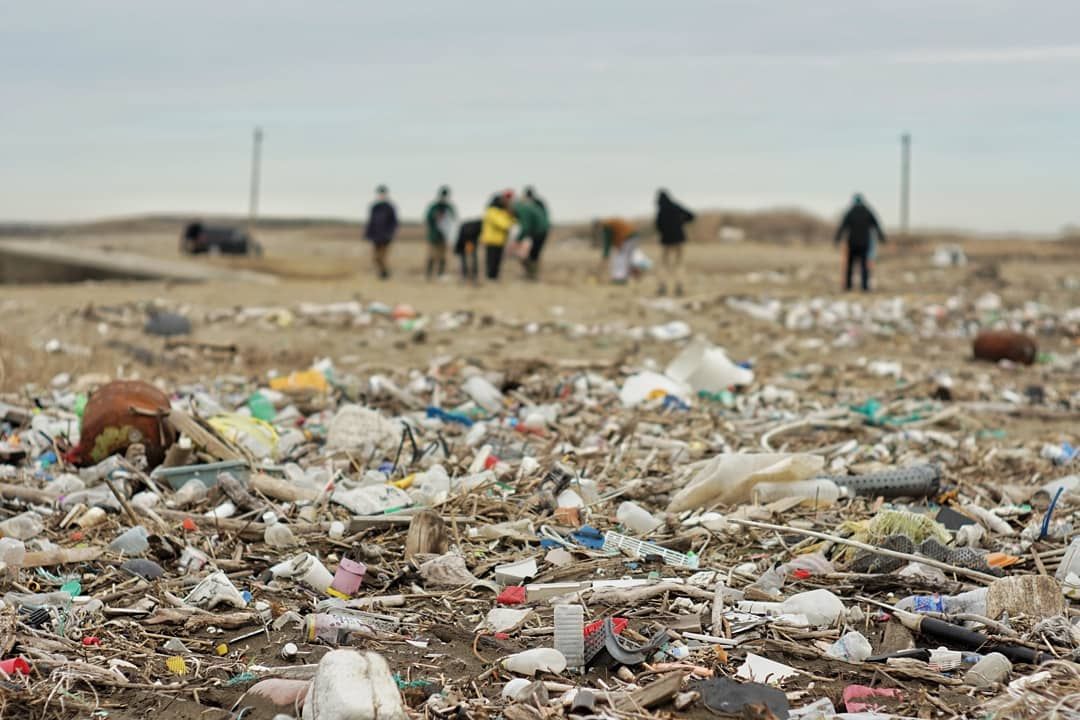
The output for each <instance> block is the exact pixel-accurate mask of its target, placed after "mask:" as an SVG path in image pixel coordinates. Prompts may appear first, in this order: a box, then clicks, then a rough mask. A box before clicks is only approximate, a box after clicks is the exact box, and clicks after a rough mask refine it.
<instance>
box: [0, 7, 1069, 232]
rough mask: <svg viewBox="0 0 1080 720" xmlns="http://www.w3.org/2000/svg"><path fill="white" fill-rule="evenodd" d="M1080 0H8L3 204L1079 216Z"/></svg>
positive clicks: (1026, 218)
mask: <svg viewBox="0 0 1080 720" xmlns="http://www.w3.org/2000/svg"><path fill="white" fill-rule="evenodd" d="M1078 28H1080V2H1077V1H1076V0H1058V1H1053V2H1051V1H1046V0H1026V1H1016V2H1011V1H1006V0H970V1H968V0H907V1H905V0H881V1H877V0H859V1H849V0H771V1H770V2H758V1H757V0H746V1H741V2H737V1H726V0H700V1H693V2H680V1H679V0H672V1H671V2H657V1H656V0H594V1H590V0H532V1H531V2H518V1H516V0H501V1H499V2H488V1H487V0H466V1H464V2H447V1H439V2H430V3H423V4H421V3H411V2H395V3H390V2H386V3H375V2H367V1H366V0H352V1H347V0H343V1H342V2H328V1H325V0H307V1H305V2H301V1H300V0H297V1H296V2H273V1H271V0H214V1H210V0H184V1H183V2H164V0H160V1H159V0H111V1H110V0H94V1H90V0H66V1H64V2H56V1H53V0H0V88H2V89H3V109H2V110H0V218H4V219H21V220H46V219H47V220H53V219H74V218H91V217H101V216H112V215H124V214H134V213H143V212H160V211H170V212H172V211H181V212H207V213H210V212H239V213H242V212H245V211H246V208H247V193H248V168H249V156H250V142H251V139H250V138H251V132H252V128H253V127H254V126H255V125H256V124H259V125H262V126H263V127H264V128H265V132H266V144H265V155H264V175H263V194H262V201H261V205H262V210H263V212H264V213H266V214H273V215H293V214H303V215H322V216H341V217H358V216H361V215H363V214H364V212H365V211H366V206H367V204H368V203H369V202H370V200H371V194H372V190H373V188H374V186H375V185H376V184H378V183H380V182H385V183H387V184H389V185H390V188H391V191H392V193H393V195H394V197H395V199H396V200H397V202H398V204H399V209H400V211H401V212H402V214H403V215H405V216H407V217H416V216H418V215H419V214H420V212H421V211H422V208H423V205H424V204H425V203H426V202H428V201H429V200H430V198H431V196H432V195H433V193H434V191H435V189H436V188H437V186H438V185H440V184H442V183H449V184H450V185H451V186H452V187H453V188H454V191H455V195H456V199H457V201H458V203H459V205H460V206H461V210H462V211H463V213H465V214H472V213H475V212H478V211H479V210H480V207H481V204H482V202H483V200H484V198H485V197H486V196H487V195H488V194H490V192H492V191H494V190H495V189H497V188H501V187H506V186H513V187H518V188H520V187H521V186H522V185H524V184H528V183H532V184H534V185H536V186H537V188H538V189H539V190H540V192H541V194H542V195H544V196H545V197H547V199H548V201H549V203H550V205H551V206H552V209H553V212H554V214H555V216H556V219H558V218H560V217H561V218H564V219H566V218H587V217H590V216H594V215H599V214H613V213H626V214H642V213H646V212H649V211H650V209H651V207H652V202H653V196H654V193H655V190H656V188H657V187H658V186H661V185H662V186H665V187H667V188H669V189H670V190H671V191H672V192H673V193H674V194H675V196H676V197H678V198H680V199H681V200H683V201H684V202H686V203H688V204H690V205H691V206H693V207H698V208H704V207H717V208H751V207H771V206H798V207H804V208H807V209H810V210H813V211H815V212H818V213H821V214H824V215H828V216H832V215H835V214H836V213H838V212H839V211H840V209H841V207H842V206H843V205H844V204H845V203H846V202H847V200H848V198H849V197H850V195H851V193H852V192H854V191H856V190H858V191H862V192H863V193H864V194H865V195H866V196H867V197H868V199H869V200H870V201H871V203H872V204H874V205H875V206H876V207H877V209H878V211H879V213H880V215H881V216H882V219H883V220H884V221H885V222H886V223H888V224H889V225H894V224H895V223H896V222H897V219H898V215H899V213H898V197H899V157H900V152H899V136H900V134H901V132H903V131H905V130H908V131H910V132H911V133H912V135H913V137H914V153H913V154H914V163H913V193H912V219H913V224H914V225H917V226H938V227H941V226H950V227H966V228H974V229H981V230H990V231H995V230H1010V229H1012V230H1031V231H1044V232H1045V231H1056V230H1058V229H1059V228H1061V227H1062V226H1063V225H1065V224H1067V223H1078V222H1080V180H1078V171H1080V140H1078V139H1077V130H1078V128H1080V31H1078Z"/></svg>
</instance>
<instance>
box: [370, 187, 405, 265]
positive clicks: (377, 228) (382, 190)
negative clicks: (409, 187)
mask: <svg viewBox="0 0 1080 720" xmlns="http://www.w3.org/2000/svg"><path fill="white" fill-rule="evenodd" d="M397 227H398V218H397V210H395V209H394V205H393V204H392V203H391V202H390V191H389V190H388V189H387V188H386V186H385V185H380V186H379V187H377V188H376V189H375V202H374V203H373V204H372V205H371V209H370V211H369V212H368V221H367V227H366V228H365V229H364V237H365V238H367V239H368V240H370V241H371V245H372V248H373V251H374V258H375V270H376V272H378V274H379V278H380V279H381V280H386V279H387V278H389V277H390V266H389V264H388V259H389V257H388V256H389V254H390V243H391V242H393V240H394V234H395V233H396V232H397Z"/></svg>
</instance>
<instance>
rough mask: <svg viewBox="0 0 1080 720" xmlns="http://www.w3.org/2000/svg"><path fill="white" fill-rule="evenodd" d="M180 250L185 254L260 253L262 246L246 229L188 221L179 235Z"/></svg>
mask: <svg viewBox="0 0 1080 720" xmlns="http://www.w3.org/2000/svg"><path fill="white" fill-rule="evenodd" d="M180 252H182V253H184V254H185V255H202V254H204V253H210V254H217V255H255V256H256V257H258V256H260V255H262V246H261V245H259V243H258V242H257V241H256V240H255V239H254V238H252V237H251V235H249V234H248V233H247V232H246V231H244V230H242V229H240V228H235V227H230V226H228V225H207V224H205V223H203V222H199V221H196V222H193V223H189V224H188V226H187V227H185V228H184V234H183V235H181V236H180Z"/></svg>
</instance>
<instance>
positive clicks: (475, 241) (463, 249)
mask: <svg viewBox="0 0 1080 720" xmlns="http://www.w3.org/2000/svg"><path fill="white" fill-rule="evenodd" d="M482 227H483V221H482V220H480V219H479V218H476V219H473V220H466V221H464V222H462V223H461V225H459V226H458V232H457V242H456V243H454V254H455V255H459V256H460V257H461V278H462V280H464V281H465V283H466V284H468V283H471V284H473V285H476V284H478V283H479V281H480V280H479V278H480V265H479V262H478V261H477V252H476V249H477V247H478V246H479V244H480V230H481V228H482Z"/></svg>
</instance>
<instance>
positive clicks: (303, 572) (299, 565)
mask: <svg viewBox="0 0 1080 720" xmlns="http://www.w3.org/2000/svg"><path fill="white" fill-rule="evenodd" d="M270 573H271V574H272V575H273V576H274V577H276V578H296V579H297V580H299V581H300V582H302V583H304V584H305V585H307V586H308V587H310V588H311V589H312V590H315V591H316V592H319V593H325V592H326V589H327V588H328V587H330V583H332V582H333V581H334V576H333V575H331V574H330V571H329V570H327V569H326V566H325V565H323V564H322V562H321V561H320V560H319V558H317V557H315V556H314V555H312V554H311V553H300V554H299V555H296V556H294V557H292V558H290V559H288V560H286V561H285V562H280V563H278V564H277V565H274V566H273V567H271V568H270Z"/></svg>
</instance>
